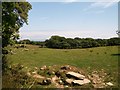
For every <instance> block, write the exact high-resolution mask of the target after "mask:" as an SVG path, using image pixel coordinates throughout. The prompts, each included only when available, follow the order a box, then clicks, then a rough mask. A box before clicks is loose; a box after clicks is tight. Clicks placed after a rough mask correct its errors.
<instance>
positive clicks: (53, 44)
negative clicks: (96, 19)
mask: <svg viewBox="0 0 120 90" xmlns="http://www.w3.org/2000/svg"><path fill="white" fill-rule="evenodd" d="M18 43H19V44H32V45H40V46H41V47H47V48H57V49H76V48H92V47H100V46H117V45H120V38H118V37H113V38H110V39H93V38H79V37H76V38H74V39H73V38H65V37H61V36H51V38H50V39H47V40H45V41H43V42H40V41H30V40H29V39H25V40H20V41H19V42H18Z"/></svg>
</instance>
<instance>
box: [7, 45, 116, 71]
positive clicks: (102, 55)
mask: <svg viewBox="0 0 120 90" xmlns="http://www.w3.org/2000/svg"><path fill="white" fill-rule="evenodd" d="M27 49H28V51H27V50H25V49H24V48H19V49H17V48H13V52H14V53H15V54H13V55H11V54H9V55H8V59H9V60H10V61H11V62H12V63H20V64H23V65H25V66H27V67H30V68H33V67H35V66H37V67H40V66H43V65H63V64H69V65H73V66H77V67H79V68H88V67H90V68H91V69H106V70H109V71H112V72H113V71H116V70H117V67H118V47H117V46H109V47H97V48H87V49H49V48H39V47H38V46H32V45H28V46H27Z"/></svg>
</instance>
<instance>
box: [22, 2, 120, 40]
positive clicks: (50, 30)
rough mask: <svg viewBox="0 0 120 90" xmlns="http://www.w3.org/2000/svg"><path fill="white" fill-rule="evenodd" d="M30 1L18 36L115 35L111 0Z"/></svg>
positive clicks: (115, 5) (115, 17) (115, 10)
mask: <svg viewBox="0 0 120 90" xmlns="http://www.w3.org/2000/svg"><path fill="white" fill-rule="evenodd" d="M76 1H78V0H64V1H63V2H30V3H31V4H32V10H31V11H30V12H29V17H28V23H29V25H24V26H23V27H22V28H21V29H20V39H30V40H40V41H43V40H46V39H48V38H50V37H51V36H52V35H59V36H64V37H70V38H74V37H80V38H86V37H91V38H111V37H116V36H117V35H116V30H117V29H118V3H117V2H116V1H115V2H76Z"/></svg>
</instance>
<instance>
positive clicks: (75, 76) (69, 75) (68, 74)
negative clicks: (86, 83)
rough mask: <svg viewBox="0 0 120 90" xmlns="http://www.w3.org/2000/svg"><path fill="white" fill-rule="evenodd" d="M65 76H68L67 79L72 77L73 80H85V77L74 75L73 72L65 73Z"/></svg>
mask: <svg viewBox="0 0 120 90" xmlns="http://www.w3.org/2000/svg"><path fill="white" fill-rule="evenodd" d="M66 75H67V76H68V77H74V78H76V79H82V80H83V79H84V78H85V76H84V75H81V74H79V73H75V72H72V71H71V72H67V73H66Z"/></svg>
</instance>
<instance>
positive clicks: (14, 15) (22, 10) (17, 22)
mask: <svg viewBox="0 0 120 90" xmlns="http://www.w3.org/2000/svg"><path fill="white" fill-rule="evenodd" d="M30 9H32V6H31V4H30V3H28V2H3V3H2V47H3V48H4V47H6V46H7V45H9V44H11V43H13V41H15V40H17V39H18V38H19V29H20V28H21V27H22V26H23V24H24V23H26V24H28V12H29V10H30Z"/></svg>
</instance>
